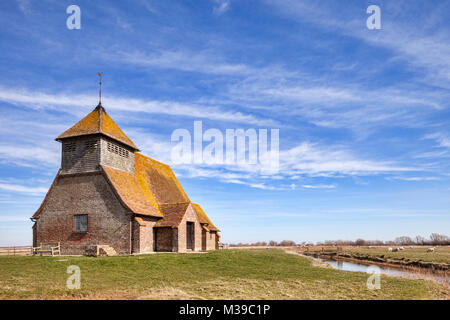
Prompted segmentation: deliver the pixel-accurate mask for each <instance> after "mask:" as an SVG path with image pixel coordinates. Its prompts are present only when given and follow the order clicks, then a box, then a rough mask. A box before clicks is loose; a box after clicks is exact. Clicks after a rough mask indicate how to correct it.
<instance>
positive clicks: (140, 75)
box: [0, 0, 450, 246]
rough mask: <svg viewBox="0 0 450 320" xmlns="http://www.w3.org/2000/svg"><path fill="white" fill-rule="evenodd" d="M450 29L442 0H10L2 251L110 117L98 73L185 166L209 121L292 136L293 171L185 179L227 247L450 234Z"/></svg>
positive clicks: (1, 58)
mask: <svg viewBox="0 0 450 320" xmlns="http://www.w3.org/2000/svg"><path fill="white" fill-rule="evenodd" d="M71 4H76V5H78V6H79V7H80V8H81V29H80V30H68V29H67V27H66V19H67V17H68V16H69V15H68V14H66V8H67V6H69V5H71ZM372 4H375V5H379V6H380V8H381V26H382V29H381V30H368V29H367V28H366V19H367V17H368V16H369V15H368V14H367V13H366V9H367V7H368V6H369V5H372ZM449 16H450V1H432V0H429V1H414V2H413V1H376V0H372V1H363V0H354V1H337V0H336V1H332V0H328V1H321V0H314V1H313V0H308V1H301V0H298V1H292V0H260V1H256V0H255V1H251V0H248V1H244V0H241V1H238V0H235V1H233V0H231V1H226V0H202V1H198V0H195V1H194V0H191V1H167V0H165V1H150V0H149V1H144V0H136V1H100V0H98V1H82V0H77V1H63V0H58V1H56V0H53V1H50V0H39V1H31V0H28V1H27V0H8V1H2V2H1V3H0V21H1V24H2V28H1V29H0V110H1V112H0V191H1V193H0V246H4V245H27V244H30V243H31V226H32V223H31V221H30V220H29V217H30V216H31V215H32V214H33V213H34V211H35V210H36V209H37V208H38V206H39V204H40V203H41V201H42V199H43V197H44V195H45V192H46V191H47V189H48V187H49V185H50V184H51V181H52V180H53V177H54V175H55V174H56V172H57V170H58V168H59V165H60V145H59V143H58V142H56V141H54V138H55V137H56V136H57V135H58V134H60V133H61V132H63V131H64V130H65V129H67V128H68V127H70V126H71V125H73V124H74V123H75V122H77V121H78V120H79V119H81V118H82V117H83V116H84V115H86V114H87V113H88V112H89V111H90V110H92V109H93V108H94V107H95V105H96V102H97V90H98V88H97V77H96V73H97V72H98V71H102V72H103V73H104V81H103V97H104V98H103V105H104V107H105V108H106V110H107V111H108V113H109V114H110V115H111V116H112V118H113V119H114V120H115V121H116V122H117V123H118V124H119V125H120V126H121V128H122V129H123V130H124V131H125V132H126V133H127V135H128V136H129V137H130V138H131V139H132V140H133V141H134V142H135V143H136V144H137V145H138V146H139V147H140V148H141V150H142V151H143V153H144V154H146V155H148V156H150V157H153V158H155V159H158V160H161V161H164V162H166V163H169V164H170V162H171V157H170V152H171V148H172V146H173V145H172V144H171V141H170V136H171V133H172V132H173V131H174V130H175V129H177V128H185V129H188V130H190V131H192V130H193V123H194V121H195V120H201V121H203V127H204V128H205V129H208V128H217V129H219V130H221V131H223V132H224V131H225V129H227V128H229V129H237V128H243V129H249V128H255V129H259V128H266V129H271V128H276V129H279V130H280V171H279V172H278V173H277V174H274V175H270V176H267V175H262V174H260V173H258V171H257V170H254V169H252V168H251V167H248V166H247V167H233V166H222V167H219V166H208V165H204V164H195V165H191V166H186V165H178V166H173V168H174V171H175V172H176V173H177V175H178V176H179V179H180V181H181V183H182V185H183V187H184V189H185V190H186V192H187V193H188V195H189V196H190V198H191V200H192V201H194V202H198V203H200V204H201V205H202V207H203V208H204V210H205V211H206V212H207V214H209V215H210V217H211V218H212V219H213V221H214V222H215V223H216V224H217V225H218V226H219V227H220V229H221V230H222V233H223V241H224V242H252V241H258V240H266V241H268V240H283V239H291V240H295V241H320V240H327V239H355V238H357V237H362V238H366V239H381V240H387V239H392V238H394V237H396V236H400V235H408V236H415V235H418V234H420V235H423V236H428V235H429V234H430V233H432V232H438V233H444V234H449V232H448V231H449V230H450V196H449V195H450V170H449V169H450V166H449V159H450V127H449V123H450V109H449V107H450V103H449V98H450V90H449V89H450V81H449V80H450V19H449Z"/></svg>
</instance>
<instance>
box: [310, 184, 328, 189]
mask: <svg viewBox="0 0 450 320" xmlns="http://www.w3.org/2000/svg"><path fill="white" fill-rule="evenodd" d="M302 188H306V189H334V188H336V185H335V184H315V185H311V184H304V185H302Z"/></svg>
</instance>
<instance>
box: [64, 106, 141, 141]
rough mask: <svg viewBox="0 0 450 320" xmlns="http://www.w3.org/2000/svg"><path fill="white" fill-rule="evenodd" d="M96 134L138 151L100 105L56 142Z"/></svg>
mask: <svg viewBox="0 0 450 320" xmlns="http://www.w3.org/2000/svg"><path fill="white" fill-rule="evenodd" d="M98 133H100V134H104V135H106V136H108V137H110V138H112V139H115V140H117V141H119V142H122V143H123V144H126V145H127V146H130V147H131V148H133V149H135V150H139V149H138V147H136V145H135V144H134V143H133V141H131V140H130V138H128V137H127V136H126V135H125V133H123V131H122V130H121V129H120V128H119V126H118V125H117V124H116V123H115V122H114V120H113V119H111V117H110V116H109V115H108V114H107V113H106V111H105V109H104V108H103V107H102V106H101V105H98V106H97V107H96V108H95V109H94V110H93V111H92V112H91V113H89V114H88V115H87V116H86V117H84V118H83V119H81V120H80V121H79V122H78V123H76V124H75V125H74V126H73V127H71V128H70V129H69V130H67V131H65V132H64V133H62V134H60V135H59V136H58V137H57V138H56V140H62V139H66V138H72V137H77V136H83V135H88V134H98Z"/></svg>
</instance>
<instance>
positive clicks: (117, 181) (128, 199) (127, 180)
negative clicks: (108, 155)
mask: <svg viewBox="0 0 450 320" xmlns="http://www.w3.org/2000/svg"><path fill="white" fill-rule="evenodd" d="M101 167H102V169H103V172H105V174H106V176H107V178H108V180H109V182H110V183H111V184H112V186H113V187H114V189H115V191H116V193H117V195H118V196H119V198H120V199H121V200H122V202H123V203H124V204H125V205H126V206H127V207H128V208H129V209H130V210H131V211H132V212H134V213H135V214H141V215H146V216H153V217H162V214H161V213H160V212H159V210H158V209H157V208H155V207H154V206H153V204H152V203H151V201H150V199H148V197H147V196H146V194H145V193H144V192H143V190H142V189H141V187H140V186H139V184H138V182H137V180H136V177H135V175H134V174H132V173H129V172H125V171H122V170H117V169H113V168H110V167H108V166H101Z"/></svg>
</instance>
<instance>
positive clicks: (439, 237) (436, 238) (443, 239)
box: [430, 233, 450, 245]
mask: <svg viewBox="0 0 450 320" xmlns="http://www.w3.org/2000/svg"><path fill="white" fill-rule="evenodd" d="M430 240H431V243H432V244H434V245H445V244H449V243H450V238H449V237H447V236H446V235H443V234H439V233H432V234H431V236H430Z"/></svg>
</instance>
